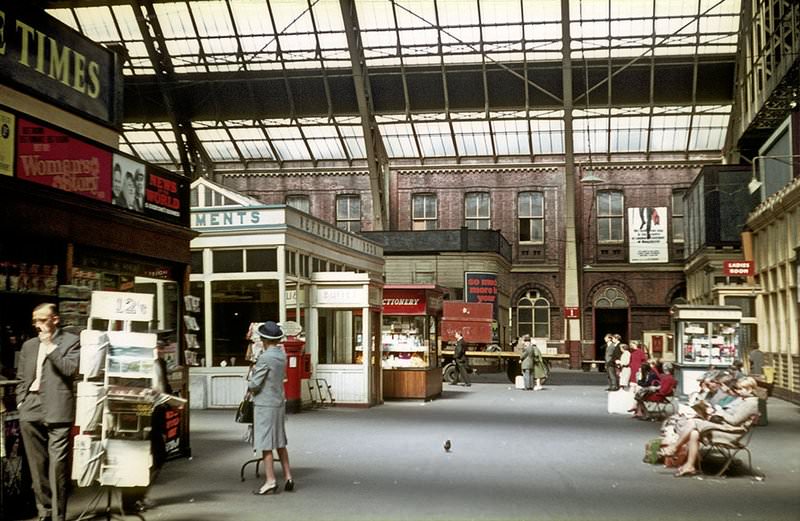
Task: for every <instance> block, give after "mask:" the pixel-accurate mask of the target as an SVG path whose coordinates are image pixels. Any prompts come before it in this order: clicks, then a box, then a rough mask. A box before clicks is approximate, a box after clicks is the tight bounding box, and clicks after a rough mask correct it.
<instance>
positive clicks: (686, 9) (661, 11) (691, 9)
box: [654, 0, 718, 17]
mask: <svg viewBox="0 0 800 521" xmlns="http://www.w3.org/2000/svg"><path fill="white" fill-rule="evenodd" d="M717 1H718V0H717ZM654 3H655V9H656V11H655V15H656V16H657V17H658V16H680V15H686V14H690V15H695V14H697V0H670V1H669V2H654Z"/></svg>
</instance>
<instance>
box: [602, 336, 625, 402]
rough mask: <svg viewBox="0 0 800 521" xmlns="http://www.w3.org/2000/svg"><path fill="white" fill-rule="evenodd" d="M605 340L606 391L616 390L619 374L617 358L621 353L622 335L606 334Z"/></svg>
mask: <svg viewBox="0 0 800 521" xmlns="http://www.w3.org/2000/svg"><path fill="white" fill-rule="evenodd" d="M605 341H606V354H605V362H606V374H607V376H608V388H607V389H606V391H616V390H618V389H619V376H618V375H617V363H616V362H617V359H618V358H619V355H620V354H621V353H622V350H621V349H620V347H619V344H620V342H621V341H622V337H621V336H620V335H618V334H616V333H615V334H613V335H612V334H607V335H606V336H605Z"/></svg>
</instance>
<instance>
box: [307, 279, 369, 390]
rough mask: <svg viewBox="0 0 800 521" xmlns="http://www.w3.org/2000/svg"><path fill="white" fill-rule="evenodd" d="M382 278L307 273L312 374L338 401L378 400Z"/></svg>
mask: <svg viewBox="0 0 800 521" xmlns="http://www.w3.org/2000/svg"><path fill="white" fill-rule="evenodd" d="M382 295H383V282H382V281H381V280H380V279H378V278H377V277H375V276H374V275H369V274H367V273H354V272H332V273H330V272H321V273H314V274H313V275H312V276H311V309H310V312H309V320H308V335H307V337H306V342H307V349H309V350H310V353H311V364H312V367H313V374H312V378H324V379H325V380H327V382H328V384H329V385H330V386H331V388H332V389H333V392H334V393H335V396H336V402H337V403H346V404H350V405H363V406H370V405H377V404H379V403H381V402H383V395H382V391H381V389H382V382H381V351H380V349H381V306H382Z"/></svg>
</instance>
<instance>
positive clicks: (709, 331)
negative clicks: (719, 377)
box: [679, 321, 740, 366]
mask: <svg viewBox="0 0 800 521" xmlns="http://www.w3.org/2000/svg"><path fill="white" fill-rule="evenodd" d="M680 326H681V327H680V329H682V331H679V333H680V335H681V336H680V338H681V339H682V344H681V348H682V353H681V354H682V360H681V361H682V362H683V363H686V364H711V365H723V366H724V365H730V364H732V363H733V362H734V361H735V360H736V357H737V353H738V350H739V346H738V339H739V327H740V326H739V323H738V322H710V321H687V322H682V323H681V324H680Z"/></svg>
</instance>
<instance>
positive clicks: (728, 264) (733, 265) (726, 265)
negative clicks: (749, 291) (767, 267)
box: [722, 260, 756, 277]
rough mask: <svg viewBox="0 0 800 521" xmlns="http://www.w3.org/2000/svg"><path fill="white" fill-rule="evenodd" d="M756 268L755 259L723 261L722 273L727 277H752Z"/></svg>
mask: <svg viewBox="0 0 800 521" xmlns="http://www.w3.org/2000/svg"><path fill="white" fill-rule="evenodd" d="M755 273H756V269H755V264H754V263H753V261H727V260H726V261H723V262H722V274H723V275H725V276H726V277H752V276H753V275H755Z"/></svg>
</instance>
